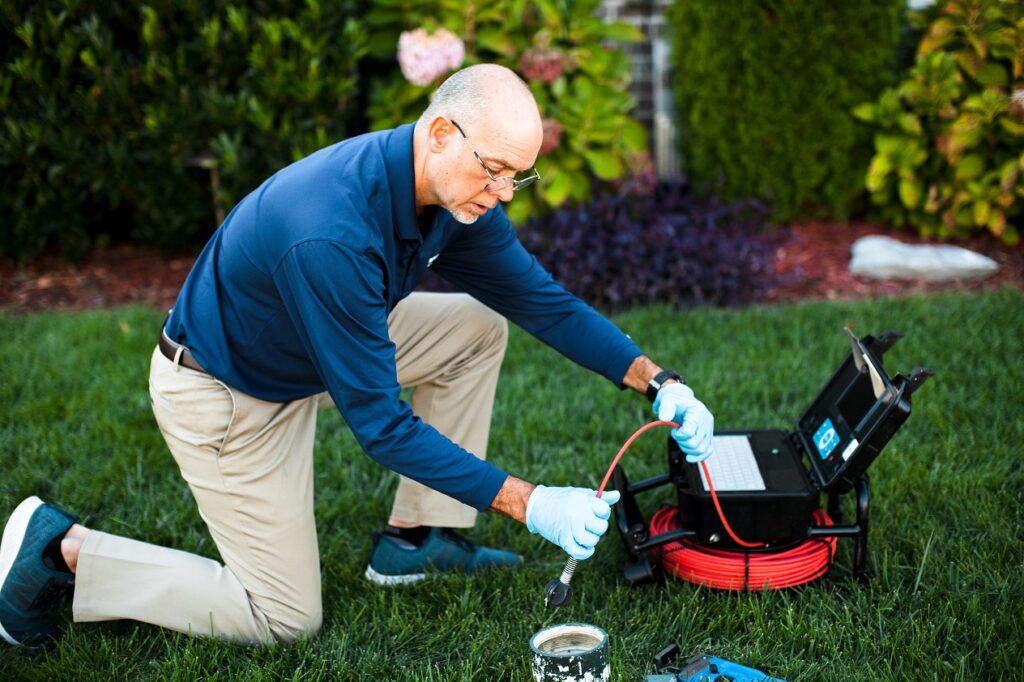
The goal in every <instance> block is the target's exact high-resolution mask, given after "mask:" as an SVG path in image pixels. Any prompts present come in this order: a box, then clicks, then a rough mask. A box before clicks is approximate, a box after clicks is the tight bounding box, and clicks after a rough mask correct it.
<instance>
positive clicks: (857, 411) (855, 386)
mask: <svg viewBox="0 0 1024 682" xmlns="http://www.w3.org/2000/svg"><path fill="white" fill-rule="evenodd" d="M875 402H876V401H875V393H874V391H873V390H872V389H871V378H870V377H869V376H868V375H867V374H866V373H861V372H857V378H856V379H854V380H853V382H852V383H851V384H850V385H849V387H848V388H847V389H846V391H845V392H844V393H843V395H842V396H841V397H840V398H839V401H838V402H837V403H836V408H837V409H838V411H839V415H840V416H841V417H842V418H843V421H845V422H846V426H847V428H849V429H850V430H851V431H853V430H854V429H856V428H857V425H858V424H860V423H861V422H862V421H863V420H864V417H866V416H867V415H868V412H870V411H871V408H872V407H874V405H875Z"/></svg>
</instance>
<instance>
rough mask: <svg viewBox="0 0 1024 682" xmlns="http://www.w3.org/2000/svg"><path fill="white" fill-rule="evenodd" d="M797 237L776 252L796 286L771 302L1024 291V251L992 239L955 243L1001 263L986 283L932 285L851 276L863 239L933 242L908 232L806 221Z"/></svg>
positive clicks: (795, 233)
mask: <svg viewBox="0 0 1024 682" xmlns="http://www.w3.org/2000/svg"><path fill="white" fill-rule="evenodd" d="M792 230H793V237H792V238H791V239H790V240H789V242H787V243H786V244H784V245H783V246H781V247H780V248H779V249H778V250H777V252H776V260H775V267H776V271H777V272H778V273H779V274H781V275H783V276H785V275H792V276H794V279H795V280H796V281H794V282H793V283H790V284H786V285H784V286H781V287H779V288H777V289H775V290H774V291H772V292H771V294H770V296H769V300H772V301H793V300H803V299H837V298H842V299H848V298H869V297H878V296H902V295H907V294H912V293H936V292H940V291H973V290H979V289H996V288H998V287H1001V286H1004V285H1008V286H1014V287H1017V288H1018V289H1024V247H1022V246H1007V245H1006V244H1003V243H1002V242H1001V241H999V240H998V239H996V238H995V237H993V236H991V235H980V236H977V237H972V238H971V239H967V240H962V241H959V242H956V245H957V246H962V247H964V248H966V249H970V250H971V251H975V252H977V253H980V254H983V255H985V256H988V257H989V258H991V259H992V260H994V261H995V262H996V263H998V264H999V271H998V272H996V274H995V275H993V276H991V277H989V278H986V279H983V280H955V281H950V282H929V281H924V280H899V279H889V280H872V279H867V278H863V277H855V276H853V275H851V274H850V272H849V269H848V268H849V264H850V248H851V246H852V245H853V243H854V242H855V241H856V240H857V239H859V238H860V237H864V236H867V235H870V234H882V235H885V236H888V237H892V238H893V239H897V240H899V241H901V242H906V243H908V244H923V243H934V242H930V241H929V240H926V239H923V238H921V237H918V236H916V235H915V234H912V233H910V232H894V231H890V230H883V229H881V228H879V227H878V226H876V225H868V224H864V223H842V224H837V223H805V224H801V225H794V226H793V227H792Z"/></svg>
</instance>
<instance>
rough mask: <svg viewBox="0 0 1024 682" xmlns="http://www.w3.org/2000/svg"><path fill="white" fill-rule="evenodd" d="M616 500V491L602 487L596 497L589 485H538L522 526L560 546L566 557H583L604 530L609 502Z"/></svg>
mask: <svg viewBox="0 0 1024 682" xmlns="http://www.w3.org/2000/svg"><path fill="white" fill-rule="evenodd" d="M618 501H619V491H618V490H606V491H605V492H604V493H603V494H602V495H601V497H597V491H596V490H591V489H589V488H549V487H547V486H543V485H539V486H537V487H536V488H534V490H533V492H532V493H531V494H530V500H529V501H528V502H527V503H526V527H527V528H528V529H530V532H531V533H539V534H540V535H541V537H543V538H544V539H545V540H548V541H550V542H553V543H555V544H556V545H558V546H559V547H561V548H562V549H564V550H565V551H566V552H568V553H569V556H572V557H575V558H576V559H587V558H589V557H590V555H591V554H593V553H594V547H595V546H597V541H598V540H600V539H601V536H602V535H604V532H605V531H606V530H608V517H609V516H611V513H612V508H611V505H613V504H615V503H616V502H618Z"/></svg>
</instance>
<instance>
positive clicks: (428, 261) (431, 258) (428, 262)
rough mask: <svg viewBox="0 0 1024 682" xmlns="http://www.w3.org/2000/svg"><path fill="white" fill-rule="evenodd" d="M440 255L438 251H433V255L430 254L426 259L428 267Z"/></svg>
mask: <svg viewBox="0 0 1024 682" xmlns="http://www.w3.org/2000/svg"><path fill="white" fill-rule="evenodd" d="M440 255H441V254H439V253H435V254H434V255H433V256H431V257H430V258H429V259H427V267H428V268H429V267H430V266H431V265H433V264H434V261H436V260H437V257H438V256H440Z"/></svg>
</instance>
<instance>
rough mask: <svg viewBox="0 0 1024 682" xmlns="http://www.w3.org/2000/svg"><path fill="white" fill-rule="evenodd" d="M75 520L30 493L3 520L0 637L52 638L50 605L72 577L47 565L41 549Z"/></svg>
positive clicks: (35, 642)
mask: <svg viewBox="0 0 1024 682" xmlns="http://www.w3.org/2000/svg"><path fill="white" fill-rule="evenodd" d="M77 520H78V519H76V518H75V517H73V516H71V515H70V514H67V513H66V512H63V511H61V510H60V509H57V507H54V506H53V505H52V504H46V503H45V502H43V501H42V500H40V499H39V498H38V497H34V496H33V497H30V498H28V499H27V500H25V501H24V502H22V503H21V504H19V505H18V507H17V509H15V510H14V513H13V514H11V518H10V519H8V520H7V526H6V527H5V528H4V537H3V541H2V542H0V636H2V637H3V638H4V639H5V640H7V642H9V643H10V644H14V645H28V646H39V645H41V644H45V643H46V642H48V641H49V640H51V639H53V637H54V635H55V628H54V625H53V617H52V616H51V615H50V609H51V608H52V607H53V605H54V604H55V603H56V602H57V600H58V599H60V598H61V597H62V596H64V595H65V594H67V592H68V591H69V590H70V588H71V586H72V585H74V584H75V576H74V575H73V574H71V573H68V572H67V571H62V570H58V569H55V568H51V567H50V566H47V565H46V563H45V562H44V561H43V550H44V549H46V546H47V545H48V544H49V543H50V541H51V540H53V539H54V538H56V537H63V535H64V534H65V533H67V531H68V529H69V528H71V526H72V524H74V523H75V521H77Z"/></svg>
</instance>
